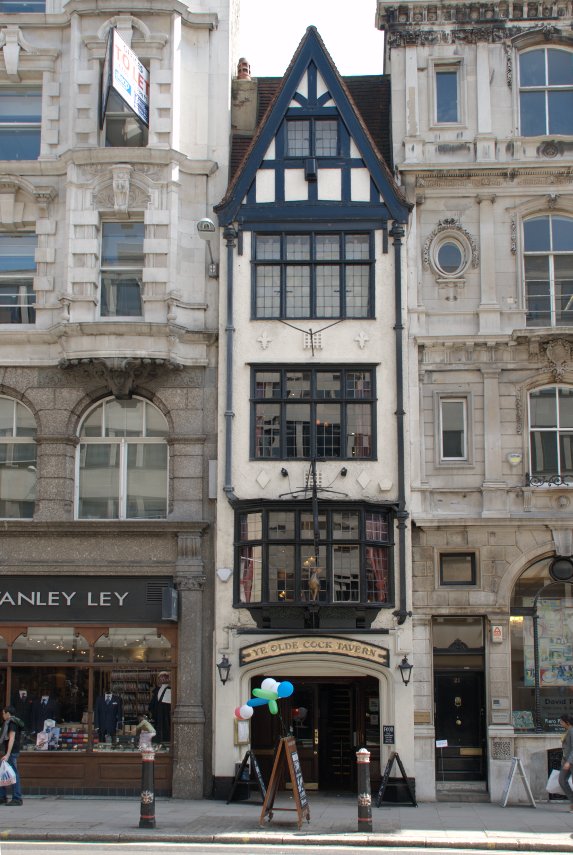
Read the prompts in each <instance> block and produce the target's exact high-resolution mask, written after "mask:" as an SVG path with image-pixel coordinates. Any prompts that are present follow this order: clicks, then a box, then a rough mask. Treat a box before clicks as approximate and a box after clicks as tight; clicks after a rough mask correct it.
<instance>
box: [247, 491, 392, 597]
mask: <svg viewBox="0 0 573 855" xmlns="http://www.w3.org/2000/svg"><path fill="white" fill-rule="evenodd" d="M241 504H242V507H237V508H236V510H235V522H234V524H235V531H234V534H235V537H234V567H235V572H234V574H233V577H234V587H233V605H234V607H238V608H259V607H261V606H268V607H279V608H287V609H297V608H300V607H301V606H308V605H309V601H310V599H309V598H307V588H306V587H305V581H306V580H305V578H304V577H305V575H306V574H307V573H308V572H309V571H308V568H307V566H306V565H305V564H304V562H305V560H306V559H307V558H308V557H309V556H313V555H314V539H313V533H312V531H310V530H308V529H307V533H306V536H304V535H303V526H302V520H303V517H307V518H308V519H309V520H312V517H313V511H312V503H311V502H308V501H306V502H298V503H296V504H295V503H293V502H272V501H270V502H262V501H261V502H255V501H251V502H243V503H241ZM345 512H347V513H349V514H356V515H357V516H358V534H357V536H356V537H352V538H348V539H346V538H344V537H343V536H340V535H339V536H336V533H335V528H334V525H333V521H334V519H335V517H336V515H337V514H344V513H345ZM273 513H275V514H276V513H281V514H291V515H292V519H293V525H292V532H293V534H292V535H291V536H287V537H284V538H283V537H281V536H276V537H274V538H273V537H272V536H271V534H270V532H269V521H270V517H271V515H272V514H273ZM369 513H370V514H376V515H381V516H382V517H384V520H385V528H386V536H385V537H380V538H367V536H366V531H367V528H366V526H367V514H369ZM248 514H255V515H259V514H260V516H261V529H260V533H259V536H258V537H252V538H242V536H241V531H242V519H243V517H244V516H245V515H248ZM318 514H319V518H320V519H321V520H324V524H321V535H320V538H319V552H320V554H321V556H322V558H323V559H324V565H325V566H324V567H323V568H322V570H323V574H322V576H321V586H320V594H319V598H318V600H317V603H318V604H320V605H321V606H342V607H344V608H345V609H352V608H357V607H358V608H365V607H370V608H376V609H381V608H390V607H392V606H393V605H394V558H393V552H394V551H393V547H394V516H393V512H392V509H390V508H388V507H387V506H381V505H371V504H368V503H363V502H344V503H340V502H337V503H336V504H332V503H327V502H321V501H320V500H319V502H318ZM273 546H274V547H275V548H276V547H279V546H284V547H290V548H292V550H293V555H294V560H295V564H294V576H293V580H294V581H293V599H283V598H281V597H280V592H279V593H277V597H276V598H274V599H271V596H270V585H271V582H272V579H271V573H272V571H273V567H272V566H271V565H272V563H273V560H272V558H271V559H269V555H270V550H271V548H272V547H273ZM337 547H338V548H340V549H341V550H342V551H343V550H344V547H349V548H358V550H359V596H358V598H356V599H335V597H334V589H335V582H334V575H335V567H334V561H333V555H334V554H335V553H336V548H337ZM369 547H374V548H381V549H384V550H385V560H386V578H385V579H384V596H385V599H380V600H368V567H367V564H368V560H369V558H368V555H367V550H368V548H369ZM254 548H259V549H260V553H259V554H260V555H261V572H260V580H259V582H260V584H258V585H257V584H256V580H254V577H253V579H251V582H250V584H251V585H252V590H257V589H258V590H260V598H259V599H250V598H249V599H242V598H241V597H242V588H243V584H244V575H243V572H242V557H243V550H245V549H254ZM255 560H256V559H255V558H253V561H255ZM265 570H266V572H265ZM323 583H324V584H323ZM277 584H278V582H277ZM297 592H298V596H297ZM308 596H309V597H310V594H309V595H308ZM249 597H250V595H249Z"/></svg>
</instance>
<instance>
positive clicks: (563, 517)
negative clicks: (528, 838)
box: [377, 0, 573, 801]
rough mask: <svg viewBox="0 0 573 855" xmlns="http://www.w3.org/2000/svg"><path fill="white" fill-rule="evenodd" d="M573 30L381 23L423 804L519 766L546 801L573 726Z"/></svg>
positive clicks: (541, 14)
mask: <svg viewBox="0 0 573 855" xmlns="http://www.w3.org/2000/svg"><path fill="white" fill-rule="evenodd" d="M571 14H572V8H571V3H570V2H556V3H550V4H541V3H521V2H507V3H506V2H501V3H495V4H493V3H492V4H489V3H486V4H481V5H476V4H466V3H457V2H439V3H410V2H408V3H402V4H395V3H390V2H387V0H379V2H378V4H377V25H378V27H379V28H380V29H383V30H384V31H385V34H386V40H385V50H386V62H387V66H386V70H387V71H389V72H390V74H391V80H392V109H393V113H392V128H393V141H394V159H395V163H396V165H397V168H398V171H399V174H400V179H401V183H402V185H403V187H404V188H405V190H406V193H407V195H408V198H409V200H410V201H411V202H415V205H416V208H415V215H413V217H412V221H411V231H410V235H409V238H410V243H409V250H408V252H409V260H408V283H409V287H408V292H409V298H408V317H409V342H410V377H409V389H410V394H409V403H408V410H409V413H408V417H409V419H410V435H411V438H412V444H411V447H410V455H411V472H412V480H411V507H412V543H413V578H412V584H413V611H414V617H413V621H414V636H415V661H414V666H415V667H414V672H413V673H414V677H413V680H414V688H415V694H416V700H415V703H416V711H415V722H416V726H415V741H416V773H417V774H416V777H417V781H418V791H419V793H420V796H421V797H422V798H427V799H434V798H436V796H437V797H439V796H440V794H443V793H444V792H445V793H446V794H449V795H451V793H452V792H459V791H460V790H466V791H468V793H470V797H471V794H473V797H475V798H491V800H492V801H496V800H498V799H499V798H500V795H501V793H502V791H503V787H504V784H505V781H506V778H507V774H508V771H509V768H510V761H511V758H512V757H514V756H519V757H520V758H521V759H522V760H523V763H524V766H525V769H526V772H527V774H528V776H529V779H530V782H531V784H532V788H533V791H534V794H535V795H536V796H537V797H543V794H544V784H545V781H546V778H547V769H548V762H549V761H550V760H551V755H548V751H550V750H551V749H557V748H558V746H559V744H560V742H559V736H558V730H559V725H558V720H559V716H560V715H561V714H562V713H568V712H571V711H572V702H573V697H572V694H571V690H572V686H573V684H572V682H571V679H572V674H573V669H572V667H571V665H572V663H571V642H572V630H573V627H572V625H571V622H570V621H569V614H570V610H569V609H570V604H571V577H572V573H571V560H570V559H571V552H572V534H571V533H572V521H573V520H572V513H573V508H572V505H571V484H572V483H573V482H572V479H571V476H572V474H573V470H572V458H571V455H570V436H571V432H570V426H571V424H572V423H573V422H572V421H571V417H570V414H569V399H570V396H571V390H572V388H573V387H572V384H573V361H572V356H573V350H572V348H573V337H572V333H573V330H572V324H573V316H572V315H571V296H572V294H573V267H572V262H573V195H572V185H571V166H572V160H571V158H572V155H573V146H572V138H573V118H572V116H573V112H572V92H573V60H572V57H573V41H572V39H571V22H572V18H571ZM556 559H559V560H556ZM440 744H441V746H442V747H438V746H439V745H440ZM520 795H524V794H523V793H521V794H519V793H513V794H512V797H513V796H516V797H518V798H519V797H520Z"/></svg>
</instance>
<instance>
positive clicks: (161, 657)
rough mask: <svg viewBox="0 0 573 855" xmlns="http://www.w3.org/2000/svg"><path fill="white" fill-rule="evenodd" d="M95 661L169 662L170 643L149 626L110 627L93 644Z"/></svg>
mask: <svg viewBox="0 0 573 855" xmlns="http://www.w3.org/2000/svg"><path fill="white" fill-rule="evenodd" d="M94 659H95V661H96V662H134V663H135V662H140V663H144V662H169V661H170V659H171V645H170V644H169V641H168V640H167V639H166V638H165V637H164V636H163V635H159V636H158V635H157V630H155V629H152V628H150V627H129V628H126V627H118V628H114V627H110V629H109V631H108V633H107V634H106V635H102V636H101V637H100V638H99V639H98V640H97V641H96V643H95V646H94Z"/></svg>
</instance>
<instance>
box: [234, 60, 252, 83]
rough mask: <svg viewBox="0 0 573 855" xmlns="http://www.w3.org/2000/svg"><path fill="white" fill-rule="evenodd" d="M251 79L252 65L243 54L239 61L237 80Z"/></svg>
mask: <svg viewBox="0 0 573 855" xmlns="http://www.w3.org/2000/svg"><path fill="white" fill-rule="evenodd" d="M250 79H251V66H250V65H249V63H248V62H247V60H246V59H245V57H244V56H242V57H241V58H240V60H239V62H238V63H237V80H250Z"/></svg>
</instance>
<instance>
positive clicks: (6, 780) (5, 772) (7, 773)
mask: <svg viewBox="0 0 573 855" xmlns="http://www.w3.org/2000/svg"><path fill="white" fill-rule="evenodd" d="M15 783H16V772H15V771H14V769H13V768H12V767H11V766H10V764H9V763H7V762H6V761H5V760H2V762H1V763H0V787H9V786H10V785H11V784H15Z"/></svg>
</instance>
